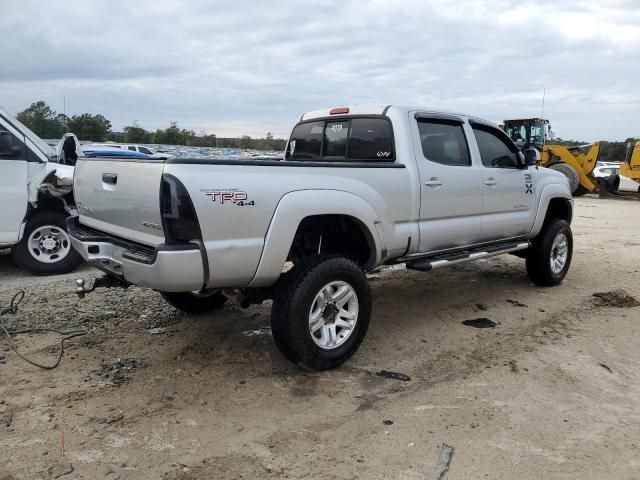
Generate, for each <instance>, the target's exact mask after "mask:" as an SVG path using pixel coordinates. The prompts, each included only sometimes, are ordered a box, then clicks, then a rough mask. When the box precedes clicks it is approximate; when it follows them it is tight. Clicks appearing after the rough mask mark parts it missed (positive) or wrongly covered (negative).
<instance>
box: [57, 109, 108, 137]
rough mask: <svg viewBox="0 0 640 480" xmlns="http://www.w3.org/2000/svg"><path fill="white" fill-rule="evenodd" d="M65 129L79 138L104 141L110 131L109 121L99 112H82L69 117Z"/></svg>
mask: <svg viewBox="0 0 640 480" xmlns="http://www.w3.org/2000/svg"><path fill="white" fill-rule="evenodd" d="M67 129H68V130H69V131H70V132H73V133H75V134H76V135H77V137H78V138H79V139H80V140H91V141H93V142H104V141H105V140H106V138H107V136H108V135H109V132H110V131H111V122H110V121H109V120H107V119H106V118H105V117H103V116H102V115H99V114H98V115H92V114H90V113H83V114H82V115H74V116H73V117H71V118H69V120H68V121H67Z"/></svg>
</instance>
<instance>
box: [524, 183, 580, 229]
mask: <svg viewBox="0 0 640 480" xmlns="http://www.w3.org/2000/svg"><path fill="white" fill-rule="evenodd" d="M554 198H563V199H565V200H566V201H568V202H569V205H570V216H569V223H571V217H572V216H573V197H572V196H571V194H570V193H569V190H568V189H567V186H566V185H562V184H559V183H550V184H547V185H545V186H544V187H542V191H541V192H540V200H538V209H537V211H536V218H535V220H534V222H533V227H532V228H531V232H530V233H529V238H534V237H536V236H537V235H538V233H540V230H542V225H543V224H544V220H545V218H546V217H547V210H548V209H549V204H550V203H551V200H553V199H554Z"/></svg>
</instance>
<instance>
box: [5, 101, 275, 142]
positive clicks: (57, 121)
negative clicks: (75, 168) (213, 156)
mask: <svg viewBox="0 0 640 480" xmlns="http://www.w3.org/2000/svg"><path fill="white" fill-rule="evenodd" d="M16 118H17V119H18V120H19V121H20V122H22V123H24V124H25V125H26V126H27V127H29V128H30V129H31V130H33V132H34V133H35V134H36V135H38V136H39V137H42V138H61V137H62V135H64V134H65V133H66V132H72V133H75V134H76V136H77V137H78V138H79V139H80V140H89V141H92V142H105V141H111V142H116V143H146V144H164V145H184V146H193V147H220V148H244V149H256V150H284V147H285V145H286V143H287V141H286V140H285V139H283V138H274V136H273V135H272V134H271V132H269V133H267V134H266V136H265V137H264V138H251V137H250V136H248V135H243V136H242V137H240V138H220V137H218V136H216V135H215V134H206V133H201V134H200V135H197V134H196V132H195V131H193V130H187V129H185V128H182V129H181V128H180V127H179V126H178V123H177V122H171V123H170V124H169V127H167V128H165V129H160V128H159V129H157V130H156V131H155V132H152V131H149V130H146V129H145V128H143V127H141V126H140V125H138V123H137V122H133V124H131V125H127V126H125V127H124V128H123V131H122V132H114V131H112V130H111V127H112V125H111V122H110V121H109V120H108V119H107V118H105V117H104V116H103V115H100V114H97V115H95V114H91V113H83V114H81V115H73V116H70V117H69V116H67V115H64V114H62V113H57V112H56V111H55V110H53V109H52V108H51V107H50V106H49V105H47V104H46V103H45V102H44V101H42V100H40V101H38V102H34V103H32V104H31V105H30V106H29V107H28V108H26V109H25V110H23V111H22V112H20V113H18V114H17V115H16Z"/></svg>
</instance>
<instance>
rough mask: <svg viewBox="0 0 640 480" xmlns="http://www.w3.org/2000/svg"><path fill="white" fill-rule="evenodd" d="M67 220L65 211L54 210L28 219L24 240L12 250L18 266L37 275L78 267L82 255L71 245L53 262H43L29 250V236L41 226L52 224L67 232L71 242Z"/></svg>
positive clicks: (60, 272) (62, 271) (55, 273)
mask: <svg viewBox="0 0 640 480" xmlns="http://www.w3.org/2000/svg"><path fill="white" fill-rule="evenodd" d="M66 221H67V216H66V215H65V214H64V213H61V212H54V211H42V212H38V213H36V214H34V215H33V216H32V217H31V218H30V219H29V220H27V224H26V226H25V229H24V234H23V236H22V240H20V243H18V244H16V245H14V247H13V248H12V250H11V253H12V254H13V259H14V260H15V262H16V263H17V264H18V266H20V267H21V268H23V269H25V270H27V271H28V272H31V273H33V274H35V275H59V274H62V273H69V272H70V271H72V270H73V269H74V268H76V267H77V266H78V265H79V264H80V262H82V257H81V256H80V254H79V253H78V252H76V251H75V250H74V249H73V247H71V246H70V245H69V247H70V249H69V251H68V252H67V253H66V255H64V256H62V257H61V258H60V259H59V260H58V261H55V262H53V263H44V262H41V261H39V260H37V259H36V258H35V257H34V256H33V255H32V254H31V252H30V251H29V237H30V236H31V234H32V233H33V231H34V230H36V229H38V228H41V227H47V226H51V227H55V228H56V229H59V230H61V231H63V232H65V234H64V235H65V236H66V237H67V238H66V239H65V240H64V241H65V242H70V240H69V238H68V235H67V234H66V229H67V226H66Z"/></svg>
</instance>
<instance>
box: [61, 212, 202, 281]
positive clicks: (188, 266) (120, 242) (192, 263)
mask: <svg viewBox="0 0 640 480" xmlns="http://www.w3.org/2000/svg"><path fill="white" fill-rule="evenodd" d="M67 231H68V233H69V237H70V238H71V244H72V245H73V248H75V249H76V251H77V252H78V253H79V254H80V255H81V256H82V258H84V259H85V260H86V261H87V262H88V263H90V264H91V265H93V266H94V267H96V268H98V269H100V270H102V271H104V272H106V273H108V274H109V275H113V276H116V277H118V279H120V280H122V281H125V282H127V283H131V284H133V285H138V286H141V287H148V288H153V289H154V290H160V291H163V292H188V291H193V290H200V289H202V288H203V285H204V267H203V261H202V254H201V252H200V248H199V247H198V245H196V244H195V243H184V244H179V245H167V244H162V245H158V246H157V247H155V248H154V247H148V246H145V245H140V244H136V243H134V242H130V241H128V240H125V239H122V238H119V237H114V236H111V235H108V234H105V233H103V232H99V231H97V230H94V229H92V228H88V227H86V226H84V225H80V224H79V222H78V217H70V218H69V219H68V220H67Z"/></svg>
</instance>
